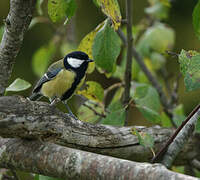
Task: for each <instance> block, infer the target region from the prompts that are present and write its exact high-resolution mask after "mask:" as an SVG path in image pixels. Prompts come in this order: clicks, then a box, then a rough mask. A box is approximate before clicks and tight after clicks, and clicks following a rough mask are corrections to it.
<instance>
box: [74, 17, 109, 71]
mask: <svg viewBox="0 0 200 180" xmlns="http://www.w3.org/2000/svg"><path fill="white" fill-rule="evenodd" d="M104 24H105V21H103V22H102V23H101V24H99V25H98V26H97V27H96V28H95V29H94V30H93V31H91V32H90V33H88V34H87V35H86V36H85V37H84V38H83V39H82V40H81V42H80V44H79V46H78V50H79V51H83V52H85V53H87V54H88V56H89V57H90V58H91V59H93V57H92V45H93V41H94V38H95V36H96V33H97V32H98V31H99V30H100V29H101V28H102V27H103V25H104ZM94 68H95V63H94V62H92V63H89V67H88V69H87V73H89V74H90V73H92V72H93V71H94Z"/></svg>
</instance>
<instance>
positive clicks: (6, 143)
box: [0, 138, 198, 180]
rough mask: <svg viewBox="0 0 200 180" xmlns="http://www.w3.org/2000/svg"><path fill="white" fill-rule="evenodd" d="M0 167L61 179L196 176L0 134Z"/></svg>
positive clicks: (157, 179)
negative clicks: (4, 137)
mask: <svg viewBox="0 0 200 180" xmlns="http://www.w3.org/2000/svg"><path fill="white" fill-rule="evenodd" d="M0 167H4V168H10V167H12V168H13V169H20V170H23V171H28V172H32V173H37V174H44V175H47V176H53V177H60V178H65V179H73V180H76V179H77V180H79V179H87V180H90V179H91V180H93V179H109V180H116V179H126V180H132V179H134V180H137V179H138V180H141V179H144V178H145V179H154V180H160V179H163V180H165V179H166V180H168V179H174V180H196V179H198V178H195V177H191V176H187V175H183V174H179V173H175V172H172V171H169V170H168V169H166V168H165V167H164V166H162V165H160V164H154V165H152V164H148V163H137V162H131V161H127V160H122V159H117V158H113V157H109V156H103V155H98V154H94V153H90V152H85V151H80V150H75V149H71V148H66V147H62V146H59V145H55V144H51V143H44V142H39V141H30V140H29V141H25V140H21V139H2V138H0Z"/></svg>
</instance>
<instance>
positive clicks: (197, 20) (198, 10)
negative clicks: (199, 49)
mask: <svg viewBox="0 0 200 180" xmlns="http://www.w3.org/2000/svg"><path fill="white" fill-rule="evenodd" d="M192 17H193V27H194V31H195V34H196V36H197V37H198V38H199V39H200V1H198V3H197V4H196V6H195V8H194V10H193V14H192Z"/></svg>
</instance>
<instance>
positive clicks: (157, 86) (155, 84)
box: [117, 29, 176, 127]
mask: <svg viewBox="0 0 200 180" xmlns="http://www.w3.org/2000/svg"><path fill="white" fill-rule="evenodd" d="M117 33H118V35H119V37H120V38H121V40H122V41H123V43H124V44H127V39H126V37H125V35H124V33H123V32H122V31H121V30H120V29H118V31H117ZM132 53H133V56H134V57H135V60H136V61H137V63H138V64H139V66H140V68H141V69H142V71H143V72H144V73H145V75H146V76H147V78H148V80H149V81H150V82H151V83H152V85H153V87H154V88H155V89H156V90H157V91H158V94H159V96H160V100H161V103H162V105H163V107H164V111H165V113H166V114H167V115H168V116H169V118H170V119H171V122H172V124H173V126H174V127H176V124H175V123H174V121H173V113H172V107H171V105H170V104H169V102H168V100H167V97H166V96H165V93H164V92H163V90H162V86H161V85H160V83H159V82H158V81H157V79H156V78H155V77H154V76H153V75H152V73H151V72H150V71H149V70H148V68H147V66H146V65H145V64H144V61H143V59H142V57H141V56H140V54H139V53H138V52H137V51H136V49H135V47H134V46H132Z"/></svg>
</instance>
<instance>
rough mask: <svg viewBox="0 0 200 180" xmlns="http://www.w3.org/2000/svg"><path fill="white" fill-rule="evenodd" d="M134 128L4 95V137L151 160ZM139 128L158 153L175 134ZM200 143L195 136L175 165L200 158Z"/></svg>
mask: <svg viewBox="0 0 200 180" xmlns="http://www.w3.org/2000/svg"><path fill="white" fill-rule="evenodd" d="M132 128H133V127H113V126H105V125H93V124H89V123H85V122H82V121H79V120H74V119H72V118H70V117H68V116H67V115H66V114H64V113H62V112H60V111H59V110H57V109H56V108H54V107H51V106H50V105H49V104H47V103H44V102H31V101H29V100H27V99H24V98H22V97H18V96H10V97H9V96H5V97H0V136H1V137H5V138H11V137H12V138H14V137H15V138H16V137H17V138H23V139H39V140H41V141H50V142H53V143H56V144H60V145H64V146H67V147H73V148H78V149H82V150H87V151H91V152H96V153H100V154H104V155H109V156H114V157H118V158H123V159H129V160H134V161H150V159H151V158H152V152H151V151H150V149H149V148H145V147H143V146H141V145H140V144H139V142H138V138H137V137H136V136H135V135H133V134H132ZM136 129H137V130H138V131H139V132H143V133H149V134H151V135H152V136H153V137H154V139H155V147H154V150H155V152H157V151H158V150H159V149H160V148H161V147H162V146H163V145H164V144H165V142H166V141H167V139H168V138H169V137H170V136H171V134H172V133H173V130H171V129H166V128H161V127H159V126H154V127H149V128H147V127H141V126H140V127H136ZM199 146H200V144H199V143H198V137H192V138H191V139H190V140H189V142H188V143H187V145H186V146H185V147H184V149H183V150H182V152H181V153H180V154H179V156H178V157H177V158H176V161H175V164H178V165H183V164H187V162H188V160H191V159H194V158H197V159H198V158H199V157H200V155H199V154H200V147H199Z"/></svg>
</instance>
